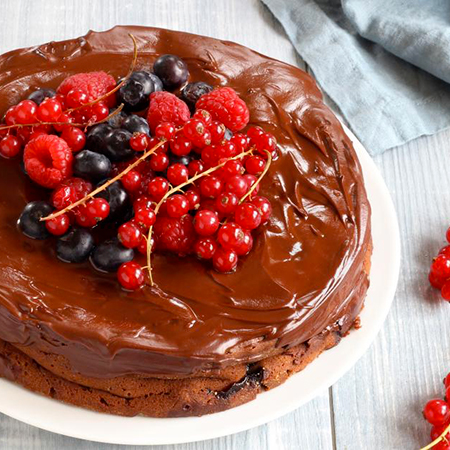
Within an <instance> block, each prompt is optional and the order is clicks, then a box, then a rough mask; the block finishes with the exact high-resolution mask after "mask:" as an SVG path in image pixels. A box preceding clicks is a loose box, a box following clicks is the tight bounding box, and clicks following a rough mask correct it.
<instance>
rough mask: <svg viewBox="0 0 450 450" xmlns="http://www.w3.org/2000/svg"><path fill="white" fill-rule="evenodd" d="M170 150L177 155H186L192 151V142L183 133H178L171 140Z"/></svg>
mask: <svg viewBox="0 0 450 450" xmlns="http://www.w3.org/2000/svg"><path fill="white" fill-rule="evenodd" d="M170 150H171V151H172V153H173V154H174V155H176V156H186V155H189V153H191V150H192V142H191V141H190V140H189V139H188V138H186V137H185V136H183V135H182V134H181V133H178V134H177V135H176V136H175V137H174V138H173V139H172V140H171V141H170Z"/></svg>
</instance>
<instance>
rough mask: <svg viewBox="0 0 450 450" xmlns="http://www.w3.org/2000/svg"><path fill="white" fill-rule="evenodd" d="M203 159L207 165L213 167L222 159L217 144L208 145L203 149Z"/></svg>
mask: <svg viewBox="0 0 450 450" xmlns="http://www.w3.org/2000/svg"><path fill="white" fill-rule="evenodd" d="M201 155H202V161H203V162H204V163H205V165H206V166H207V167H213V166H215V165H217V162H218V161H219V159H220V155H219V153H218V150H217V147H216V146H215V145H208V146H207V147H205V148H204V149H203V150H202V153H201Z"/></svg>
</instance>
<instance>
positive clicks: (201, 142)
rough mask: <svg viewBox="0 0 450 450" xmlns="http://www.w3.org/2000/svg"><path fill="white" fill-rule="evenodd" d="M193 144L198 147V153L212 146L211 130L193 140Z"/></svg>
mask: <svg viewBox="0 0 450 450" xmlns="http://www.w3.org/2000/svg"><path fill="white" fill-rule="evenodd" d="M192 144H193V145H194V147H196V149H198V150H197V153H201V149H202V148H205V147H206V146H208V145H211V132H210V131H209V130H205V131H204V133H203V134H202V135H201V136H197V137H195V138H194V139H192Z"/></svg>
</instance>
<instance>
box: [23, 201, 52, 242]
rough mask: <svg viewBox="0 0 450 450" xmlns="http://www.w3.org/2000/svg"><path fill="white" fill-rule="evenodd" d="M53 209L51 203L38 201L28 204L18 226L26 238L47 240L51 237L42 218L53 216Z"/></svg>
mask: <svg viewBox="0 0 450 450" xmlns="http://www.w3.org/2000/svg"><path fill="white" fill-rule="evenodd" d="M52 211H53V208H52V207H51V205H50V203H47V202H43V201H36V202H30V203H28V204H27V205H26V206H25V208H24V210H23V211H22V214H21V215H20V217H19V220H18V222H17V225H18V227H19V229H20V231H22V233H23V234H24V235H25V236H28V237H30V238H32V239H47V238H48V237H49V236H50V233H49V232H48V230H47V228H46V226H45V222H41V221H40V219H41V218H42V217H46V216H48V215H49V214H51V213H52Z"/></svg>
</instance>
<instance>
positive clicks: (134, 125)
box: [121, 114, 150, 136]
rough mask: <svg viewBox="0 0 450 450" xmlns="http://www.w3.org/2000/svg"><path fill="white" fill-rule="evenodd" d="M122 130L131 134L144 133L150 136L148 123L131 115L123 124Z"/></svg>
mask: <svg viewBox="0 0 450 450" xmlns="http://www.w3.org/2000/svg"><path fill="white" fill-rule="evenodd" d="M121 128H124V129H125V130H127V131H129V132H130V133H133V134H134V133H144V134H146V135H147V136H150V127H149V126H148V123H147V121H146V120H145V119H144V118H143V117H139V116H136V115H135V114H131V115H130V116H128V117H127V118H126V119H125V120H124V121H123V122H122V126H121Z"/></svg>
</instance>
